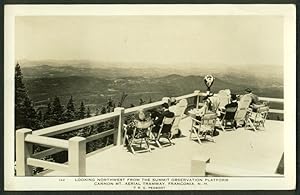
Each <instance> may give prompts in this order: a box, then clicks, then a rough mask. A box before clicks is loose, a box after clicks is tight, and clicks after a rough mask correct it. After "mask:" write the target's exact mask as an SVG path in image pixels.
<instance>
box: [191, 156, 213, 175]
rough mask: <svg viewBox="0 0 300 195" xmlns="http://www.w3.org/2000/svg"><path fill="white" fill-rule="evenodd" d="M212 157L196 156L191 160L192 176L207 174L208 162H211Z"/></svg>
mask: <svg viewBox="0 0 300 195" xmlns="http://www.w3.org/2000/svg"><path fill="white" fill-rule="evenodd" d="M209 161H210V158H209V157H207V156H196V157H194V158H193V159H192V162H191V176H205V175H206V164H207V163H209Z"/></svg>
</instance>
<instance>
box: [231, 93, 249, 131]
mask: <svg viewBox="0 0 300 195" xmlns="http://www.w3.org/2000/svg"><path fill="white" fill-rule="evenodd" d="M251 101H252V98H251V96H250V95H243V96H242V97H241V98H240V101H239V102H238V108H237V111H236V113H235V115H234V120H235V122H236V124H237V126H239V125H240V123H241V122H243V123H244V124H246V116H247V114H248V113H249V111H250V109H249V106H250V103H251Z"/></svg>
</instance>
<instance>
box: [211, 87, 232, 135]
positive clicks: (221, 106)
mask: <svg viewBox="0 0 300 195" xmlns="http://www.w3.org/2000/svg"><path fill="white" fill-rule="evenodd" d="M230 93H231V92H230V90H229V89H224V90H220V91H219V92H218V94H216V99H215V100H214V101H215V108H214V109H215V112H216V113H217V116H218V118H217V122H216V125H217V126H219V127H221V129H222V130H223V131H225V128H224V126H223V124H222V122H223V118H220V117H221V116H224V115H225V106H226V105H227V104H229V103H230Z"/></svg>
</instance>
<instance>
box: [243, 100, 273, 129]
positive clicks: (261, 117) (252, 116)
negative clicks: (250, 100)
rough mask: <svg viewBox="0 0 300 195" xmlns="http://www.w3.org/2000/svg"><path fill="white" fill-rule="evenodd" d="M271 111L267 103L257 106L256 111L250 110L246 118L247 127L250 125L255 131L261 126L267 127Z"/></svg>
mask: <svg viewBox="0 0 300 195" xmlns="http://www.w3.org/2000/svg"><path fill="white" fill-rule="evenodd" d="M268 113H269V107H268V106H266V105H260V106H258V107H257V108H256V111H255V112H254V111H253V110H252V111H250V112H249V114H248V116H247V120H246V125H245V128H247V127H250V128H251V129H253V130H254V131H257V130H258V129H259V127H261V126H262V127H265V121H266V119H267V116H268Z"/></svg>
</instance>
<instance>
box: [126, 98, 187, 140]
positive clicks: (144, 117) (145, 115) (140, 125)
mask: <svg viewBox="0 0 300 195" xmlns="http://www.w3.org/2000/svg"><path fill="white" fill-rule="evenodd" d="M175 106H176V99H175V98H173V97H172V98H170V101H169V103H163V104H162V105H161V107H159V108H157V109H153V110H149V111H145V110H139V111H137V113H136V114H135V115H134V118H133V120H132V121H131V123H130V124H129V125H131V126H132V127H133V126H134V127H136V129H138V131H139V132H135V136H136V138H141V137H145V136H148V135H147V131H148V128H149V127H151V133H152V134H153V135H155V136H156V135H157V134H158V133H159V131H160V130H161V133H169V132H171V128H172V122H171V123H169V124H164V125H162V123H163V120H164V119H166V118H169V119H171V120H172V119H174V117H175V108H176V107H175ZM131 129H132V128H131ZM128 130H129V131H128V132H127V134H128V135H131V134H133V133H134V132H133V130H130V128H128ZM172 133H173V134H172V135H170V136H173V137H179V136H180V134H181V131H180V130H178V131H177V132H176V133H174V132H172Z"/></svg>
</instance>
